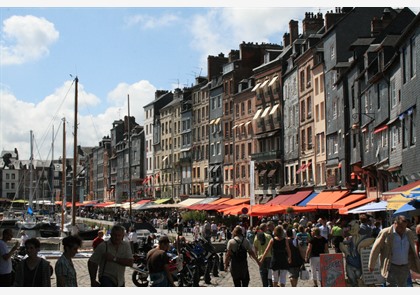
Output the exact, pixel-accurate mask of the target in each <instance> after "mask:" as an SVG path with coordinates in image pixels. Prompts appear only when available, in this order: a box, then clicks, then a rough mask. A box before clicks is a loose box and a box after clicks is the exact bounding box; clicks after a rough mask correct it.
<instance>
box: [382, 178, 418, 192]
mask: <svg viewBox="0 0 420 295" xmlns="http://www.w3.org/2000/svg"><path fill="white" fill-rule="evenodd" d="M418 185H420V180H417V181H414V182H411V183H409V184H406V185H403V186H400V187H397V188H394V189H392V190H390V191H387V192H383V193H382V194H383V195H394V194H398V193H403V192H405V191H408V190H411V189H413V188H415V187H416V186H418Z"/></svg>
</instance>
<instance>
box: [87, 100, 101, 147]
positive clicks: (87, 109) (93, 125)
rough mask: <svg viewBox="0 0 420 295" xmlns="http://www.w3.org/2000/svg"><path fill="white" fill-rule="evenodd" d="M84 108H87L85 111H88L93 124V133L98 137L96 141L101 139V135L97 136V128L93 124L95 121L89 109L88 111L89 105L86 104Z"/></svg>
mask: <svg viewBox="0 0 420 295" xmlns="http://www.w3.org/2000/svg"><path fill="white" fill-rule="evenodd" d="M85 108H86V109H87V111H88V113H89V115H90V120H91V122H92V125H93V129H94V130H95V135H96V138H97V139H98V141H100V140H101V137H99V134H98V128H96V125H95V122H94V121H93V117H94V116H93V114H92V113H91V111H90V109H89V107H88V106H86V107H85Z"/></svg>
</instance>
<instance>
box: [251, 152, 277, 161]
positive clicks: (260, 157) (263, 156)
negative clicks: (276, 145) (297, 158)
mask: <svg viewBox="0 0 420 295" xmlns="http://www.w3.org/2000/svg"><path fill="white" fill-rule="evenodd" d="M251 158H252V160H254V161H266V160H275V159H280V158H281V152H280V151H269V152H261V153H255V154H252V155H251Z"/></svg>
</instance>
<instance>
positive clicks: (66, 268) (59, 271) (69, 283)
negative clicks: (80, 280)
mask: <svg viewBox="0 0 420 295" xmlns="http://www.w3.org/2000/svg"><path fill="white" fill-rule="evenodd" d="M62 244H63V249H64V251H63V254H62V255H61V256H60V258H58V260H57V262H56V263H55V276H56V278H57V287H77V274H76V269H75V268H74V264H73V260H72V258H73V257H74V256H75V255H76V254H77V252H78V250H79V248H80V247H82V239H80V238H79V237H78V236H67V237H65V238H64V239H63V241H62Z"/></svg>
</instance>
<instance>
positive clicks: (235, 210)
mask: <svg viewBox="0 0 420 295" xmlns="http://www.w3.org/2000/svg"><path fill="white" fill-rule="evenodd" d="M249 206H250V205H249V204H239V205H236V206H231V207H228V208H224V209H220V210H218V211H219V212H222V213H223V215H240V214H243V212H242V210H243V208H246V209H247V210H248V212H249Z"/></svg>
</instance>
